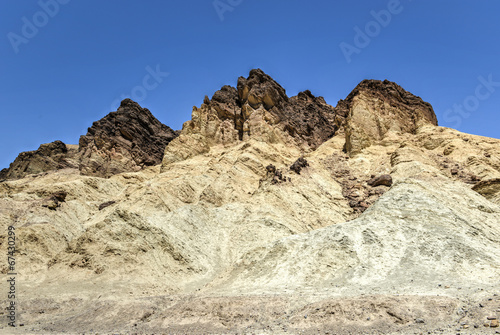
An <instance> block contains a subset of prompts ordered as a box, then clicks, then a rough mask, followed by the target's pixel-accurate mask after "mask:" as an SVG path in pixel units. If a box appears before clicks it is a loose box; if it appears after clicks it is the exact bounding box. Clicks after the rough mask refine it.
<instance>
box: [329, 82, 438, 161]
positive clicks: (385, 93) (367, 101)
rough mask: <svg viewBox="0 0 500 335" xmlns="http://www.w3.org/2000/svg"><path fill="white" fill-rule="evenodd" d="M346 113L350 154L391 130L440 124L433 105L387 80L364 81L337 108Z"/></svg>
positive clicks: (408, 129) (378, 139) (410, 131)
mask: <svg viewBox="0 0 500 335" xmlns="http://www.w3.org/2000/svg"><path fill="white" fill-rule="evenodd" d="M336 110H337V113H338V114H339V115H343V116H345V121H344V126H345V132H346V150H347V152H349V154H350V155H354V154H356V153H359V152H360V151H361V150H362V149H364V148H366V147H368V146H370V145H372V144H374V143H376V142H378V141H380V140H382V139H383V138H384V137H385V135H386V134H387V133H388V132H395V133H415V132H416V130H417V129H418V128H419V127H421V126H422V125H425V124H432V125H437V118H436V114H435V113H434V110H433V108H432V106H431V105H430V104H429V103H427V102H425V101H423V100H422V99H420V97H417V96H415V95H413V94H411V93H410V92H407V91H405V90H404V89H403V88H402V87H401V86H399V85H397V84H396V83H393V82H390V81H388V80H384V81H379V80H363V81H362V82H361V83H360V84H359V85H358V86H357V87H356V88H355V89H354V90H353V91H352V92H351V93H350V94H349V95H348V96H347V98H346V99H345V100H341V101H339V103H338V105H337V107H336Z"/></svg>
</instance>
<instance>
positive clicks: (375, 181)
mask: <svg viewBox="0 0 500 335" xmlns="http://www.w3.org/2000/svg"><path fill="white" fill-rule="evenodd" d="M367 184H368V185H370V186H372V187H377V186H381V185H383V186H387V187H390V186H391V185H392V177H391V175H390V174H383V175H381V176H378V177H373V178H372V179H370V180H369V181H368V182H367Z"/></svg>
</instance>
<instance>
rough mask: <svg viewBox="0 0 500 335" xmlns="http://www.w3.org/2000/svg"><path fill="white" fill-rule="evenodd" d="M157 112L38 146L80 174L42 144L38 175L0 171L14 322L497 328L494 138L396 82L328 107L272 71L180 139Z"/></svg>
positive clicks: (101, 329) (139, 112) (125, 111)
mask: <svg viewBox="0 0 500 335" xmlns="http://www.w3.org/2000/svg"><path fill="white" fill-rule="evenodd" d="M130 119H133V120H134V121H130ZM141 120H142V121H141ZM152 120H153V119H152V116H151V114H150V113H149V111H147V110H144V109H142V108H140V107H139V106H138V105H137V104H135V103H134V102H132V101H130V100H128V101H127V100H126V101H124V102H122V106H121V107H120V108H119V109H118V111H117V112H114V113H111V114H110V115H108V116H107V117H105V118H104V119H103V120H101V121H98V122H97V123H95V124H94V125H93V126H92V128H90V129H89V132H88V134H87V135H86V136H83V137H82V138H81V140H80V145H79V148H78V151H76V149H75V148H73V149H72V150H73V151H72V154H71V155H69V156H64V155H68V154H67V153H64V152H63V150H62V149H61V153H60V154H56V153H55V150H52V151H49V154H46V156H47V157H46V158H47V160H48V159H49V158H50V162H52V161H54V162H62V161H64V160H62V158H64V157H66V158H65V159H66V161H65V162H77V163H78V165H79V166H80V167H79V169H77V168H76V164H75V163H72V165H71V166H69V167H67V168H58V165H54V164H52V163H51V164H52V165H50V164H49V165H50V166H51V168H50V169H49V168H45V165H42V164H41V163H38V162H39V161H41V159H40V158H37V159H36V160H35V159H34V158H31V160H29V162H30V164H33V166H37V164H38V165H41V166H42V167H41V168H38V170H41V169H42V168H43V169H46V170H44V171H46V172H44V173H41V174H37V175H26V176H24V175H19V174H18V175H17V176H16V177H15V179H14V177H13V178H12V179H9V180H5V181H3V182H0V208H1V210H0V225H1V226H2V227H3V228H2V231H0V243H1V245H0V249H1V250H3V251H2V252H3V253H4V254H6V253H7V227H8V226H11V225H12V226H14V227H15V231H16V238H17V240H16V241H17V242H16V243H17V245H16V248H17V259H18V260H17V262H18V265H17V266H18V268H19V274H18V276H17V278H16V280H17V282H18V289H19V297H18V302H19V305H20V306H22V312H21V313H20V314H19V320H20V322H22V323H24V325H25V326H24V328H23V327H19V328H14V330H13V331H14V332H15V331H18V332H19V333H23V332H25V331H31V332H33V333H44V334H45V333H62V332H65V331H66V332H70V333H77V332H85V333H113V332H121V333H181V334H201V333H215V334H228V333H240V334H251V333H263V334H281V333H297V334H298V333H301V334H318V333H325V334H326V333H330V334H349V333H351V334H363V333H384V334H389V333H400V334H414V333H416V334H419V333H422V332H425V333H428V332H429V333H439V334H442V333H453V334H455V333H457V332H458V331H461V330H464V331H465V330H466V331H467V332H469V333H477V334H482V333H484V332H485V331H489V332H491V331H493V332H494V330H493V329H490V326H491V327H495V325H497V324H498V322H497V320H496V318H497V317H499V316H500V315H499V314H498V313H500V312H498V311H499V308H500V297H499V296H498V294H499V293H498V292H499V289H500V283H499V281H498V278H499V276H500V182H499V180H500V140H498V139H492V138H484V137H480V136H475V135H469V134H464V133H460V132H458V131H456V130H453V129H449V128H443V127H439V126H437V119H436V116H435V114H434V111H433V109H432V106H431V105H430V104H428V103H426V102H424V101H423V100H422V99H420V98H419V97H417V96H415V95H413V94H411V93H409V92H407V91H405V90H404V89H403V88H401V87H400V86H398V85H397V84H395V83H392V82H389V81H376V80H365V81H362V82H361V83H360V84H359V85H358V86H357V87H356V88H355V89H354V90H353V92H351V94H349V96H348V97H347V98H346V99H344V100H341V101H339V102H338V104H337V106H336V107H332V106H330V105H328V104H327V103H326V102H325V100H324V99H323V98H321V97H315V96H314V95H313V94H312V93H311V92H309V91H305V92H301V93H299V94H298V95H297V96H295V97H288V96H287V95H286V92H285V90H284V89H283V88H282V87H281V86H280V85H279V84H278V83H276V82H275V81H274V80H273V79H272V78H271V77H270V76H268V75H267V74H265V73H264V72H263V71H261V70H252V71H251V72H250V74H249V76H248V77H247V78H243V77H242V78H239V79H238V81H237V85H236V87H231V86H224V87H222V88H221V90H219V91H217V92H215V94H214V95H213V96H212V98H211V99H209V98H208V97H206V98H205V100H204V102H203V104H202V105H201V106H200V107H194V108H193V112H192V118H191V120H189V121H187V122H186V123H185V124H184V125H183V129H182V131H180V134H177V133H175V132H171V131H169V128H164V127H163V126H162V125H161V124H158V123H156V122H154V121H152ZM139 126H140V127H139ZM148 129H150V131H149V130H148ZM132 133H133V134H136V135H131V134H132ZM177 135H178V136H177ZM136 137H137V138H136ZM174 137H175V138H174ZM167 139H168V144H165V146H163V144H162V143H164V142H163V141H165V142H166V141H167ZM162 146H163V147H164V152H163V154H160V155H158V150H160V149H161V148H162ZM61 148H62V146H61ZM162 150H163V149H162ZM53 151H54V153H53V154H52V153H51V152H53ZM69 151H70V150H69V149H68V152H69ZM75 152H76V153H75ZM57 155H62V156H57ZM35 156H36V157H38V156H40V157H45V156H44V155H42V154H40V155H38V156H37V155H35V153H32V154H31V156H30V157H35ZM69 157H71V159H70V158H69ZM24 161H28V159H24ZM31 162H33V163H31ZM14 163H15V162H14ZM18 166H21V165H18ZM53 166H56V168H53ZM82 166H84V167H82ZM61 167H64V166H61ZM19 169H21V168H19ZM23 169H24V168H23ZM10 170H12V171H14V169H12V166H11V168H10V169H9V171H10ZM38 170H36V169H35V168H32V170H29V169H24V172H28V171H38ZM103 177H106V178H103ZM0 269H1V273H2V277H1V278H0V279H1V280H2V281H4V280H7V273H8V272H9V269H8V267H7V264H6V263H4V264H2V265H1V267H0ZM0 289H1V290H2V292H0V296H1V297H7V292H6V291H5V290H6V289H7V288H6V287H5V286H1V287H0ZM1 299H4V298H0V300H1ZM6 303H7V301H6V300H4V301H2V304H4V305H5V304H6ZM0 313H1V312H0ZM4 313H5V312H4ZM488 317H489V318H490V320H488ZM485 324H487V325H488V328H486V327H485ZM2 326H3V324H1V325H0V327H2ZM4 327H5V326H4ZM476 327H477V328H476ZM5 329H6V328H4V330H5ZM457 329H459V330H457ZM8 330H9V331H10V330H11V329H10V328H9V329H8Z"/></svg>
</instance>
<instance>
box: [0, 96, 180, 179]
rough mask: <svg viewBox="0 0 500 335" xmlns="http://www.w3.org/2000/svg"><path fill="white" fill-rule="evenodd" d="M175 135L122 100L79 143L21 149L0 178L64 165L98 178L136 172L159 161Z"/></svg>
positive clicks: (144, 112) (153, 118) (140, 108)
mask: <svg viewBox="0 0 500 335" xmlns="http://www.w3.org/2000/svg"><path fill="white" fill-rule="evenodd" d="M177 136H178V132H176V131H173V130H172V129H171V128H169V127H167V126H166V125H164V124H162V123H161V122H160V121H158V120H157V119H156V118H155V117H154V116H153V115H152V114H151V112H150V111H149V110H148V109H146V108H142V107H141V106H139V104H137V103H136V102H134V101H132V100H130V99H125V100H123V101H122V103H121V105H120V107H119V108H118V110H117V111H116V112H111V113H109V114H108V115H107V116H105V117H104V118H102V119H101V120H99V121H96V122H94V123H93V125H92V127H90V128H89V129H88V133H87V135H85V136H81V137H80V143H79V146H76V145H66V144H64V143H63V142H61V141H55V142H52V143H48V144H42V145H41V146H40V148H38V150H36V151H27V152H23V153H21V154H19V156H18V157H17V158H16V160H15V161H14V162H13V163H11V164H10V167H9V168H8V169H3V170H2V171H0V180H6V179H19V178H23V177H25V176H27V175H30V174H38V173H42V172H47V171H52V170H59V169H64V168H75V169H77V168H79V170H80V173H81V174H82V175H89V176H98V177H110V176H112V175H115V174H118V173H122V172H132V171H138V170H140V169H142V168H144V167H147V166H151V165H157V164H160V163H161V161H162V158H163V152H164V150H165V147H166V146H167V144H168V143H169V142H170V141H172V140H173V139H174V138H175V137H177Z"/></svg>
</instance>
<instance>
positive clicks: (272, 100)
mask: <svg viewBox="0 0 500 335" xmlns="http://www.w3.org/2000/svg"><path fill="white" fill-rule="evenodd" d="M237 89H238V97H239V99H240V103H241V105H242V106H244V105H245V104H246V103H248V104H249V105H250V106H251V107H252V108H253V109H257V108H258V107H259V106H263V107H264V108H265V109H266V110H270V109H272V108H273V107H275V106H276V107H277V108H283V106H284V105H285V104H286V102H287V101H288V96H287V95H286V91H285V89H284V88H283V87H281V86H280V84H278V83H277V82H276V81H274V79H273V78H271V77H270V76H269V75H267V74H265V73H264V71H262V70H261V69H254V70H251V71H250V74H249V76H248V78H246V79H245V78H244V77H240V78H239V79H238V85H237Z"/></svg>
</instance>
